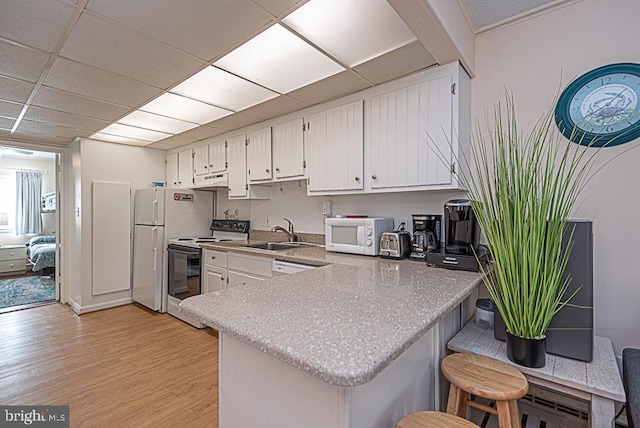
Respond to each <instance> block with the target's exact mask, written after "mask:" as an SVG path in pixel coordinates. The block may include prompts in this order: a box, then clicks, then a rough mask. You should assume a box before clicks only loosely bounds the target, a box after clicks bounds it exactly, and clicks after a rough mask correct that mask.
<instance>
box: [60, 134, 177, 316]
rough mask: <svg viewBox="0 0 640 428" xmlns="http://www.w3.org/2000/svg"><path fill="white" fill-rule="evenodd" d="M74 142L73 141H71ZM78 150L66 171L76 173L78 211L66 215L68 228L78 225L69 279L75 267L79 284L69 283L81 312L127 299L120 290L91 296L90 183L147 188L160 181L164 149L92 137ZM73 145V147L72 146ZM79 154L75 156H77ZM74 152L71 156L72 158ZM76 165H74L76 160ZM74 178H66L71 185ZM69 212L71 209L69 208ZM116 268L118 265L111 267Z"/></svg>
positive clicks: (163, 171)
mask: <svg viewBox="0 0 640 428" xmlns="http://www.w3.org/2000/svg"><path fill="white" fill-rule="evenodd" d="M74 144H75V143H74ZM79 146H80V147H79V151H76V150H73V151H72V153H71V154H72V156H71V163H72V166H74V167H73V168H70V169H71V170H70V171H68V173H69V174H77V173H78V172H80V175H81V184H80V192H79V193H80V198H79V200H80V205H76V206H75V207H74V208H73V210H77V209H79V210H80V217H75V216H70V218H69V217H68V218H67V221H68V222H69V223H67V224H68V225H69V229H72V228H74V227H77V226H78V224H79V225H80V230H81V232H80V238H81V244H80V246H79V247H76V250H77V251H80V254H74V255H73V257H74V258H75V259H76V260H78V258H80V259H81V264H80V265H79V266H75V267H72V270H74V269H75V270H76V271H75V272H71V273H70V275H69V279H70V280H77V279H78V275H77V273H78V272H77V270H80V272H81V273H80V276H79V279H80V285H78V284H77V283H71V284H69V287H70V288H69V289H70V290H71V293H70V295H71V296H73V292H74V291H78V290H79V291H80V296H79V299H78V300H76V303H77V304H78V305H79V306H80V308H78V307H76V308H75V309H80V310H81V311H82V312H86V311H90V310H97V309H101V308H104V307H109V306H113V305H114V304H118V303H126V302H128V301H130V298H131V290H126V291H120V292H115V293H109V294H101V295H96V296H94V295H93V293H92V255H91V248H92V229H93V222H92V217H93V216H92V212H91V206H92V199H91V183H92V182H93V181H107V182H120V183H129V184H130V186H131V190H132V193H133V191H134V190H135V189H138V188H142V187H150V186H151V183H152V182H153V181H164V176H165V157H166V152H164V151H162V150H155V149H147V148H143V147H133V146H125V145H120V144H111V143H103V142H98V141H92V140H84V139H83V140H81V141H80V143H79ZM72 148H73V146H72ZM78 154H79V156H77V155H78ZM74 155H75V157H74ZM78 162H79V163H80V165H76V163H78ZM76 179H77V177H74V176H71V177H69V182H70V183H71V184H72V185H71V187H73V183H74V182H75V181H76ZM69 199H71V198H69ZM75 201H76V203H77V202H78V192H77V189H76V194H75ZM131 206H132V207H133V204H132V205H131ZM72 213H73V211H72ZM76 238H77V236H76ZM113 269H114V270H115V269H118V266H113Z"/></svg>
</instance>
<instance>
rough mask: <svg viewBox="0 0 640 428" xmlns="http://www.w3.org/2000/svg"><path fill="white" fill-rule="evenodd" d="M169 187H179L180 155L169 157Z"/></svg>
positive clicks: (167, 171)
mask: <svg viewBox="0 0 640 428" xmlns="http://www.w3.org/2000/svg"><path fill="white" fill-rule="evenodd" d="M166 173H167V184H166V185H167V187H178V154H177V153H171V154H170V155H167V165H166Z"/></svg>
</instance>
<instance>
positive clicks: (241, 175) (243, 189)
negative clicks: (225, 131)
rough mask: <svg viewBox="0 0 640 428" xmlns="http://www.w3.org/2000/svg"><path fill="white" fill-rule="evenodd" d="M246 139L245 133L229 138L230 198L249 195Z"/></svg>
mask: <svg viewBox="0 0 640 428" xmlns="http://www.w3.org/2000/svg"><path fill="white" fill-rule="evenodd" d="M245 140H246V137H245V136H244V135H238V136H237V137H233V138H229V139H228V140H227V162H228V167H227V170H228V171H229V197H230V198H232V197H245V196H247V146H246V145H245V144H246V143H245Z"/></svg>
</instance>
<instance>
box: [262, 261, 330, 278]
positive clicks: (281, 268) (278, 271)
mask: <svg viewBox="0 0 640 428" xmlns="http://www.w3.org/2000/svg"><path fill="white" fill-rule="evenodd" d="M317 267H319V266H312V265H305V264H302V263H291V262H283V261H280V260H274V261H273V264H272V267H271V269H272V271H273V276H281V275H291V274H292V273H298V272H302V271H305V270H309V269H315V268H317Z"/></svg>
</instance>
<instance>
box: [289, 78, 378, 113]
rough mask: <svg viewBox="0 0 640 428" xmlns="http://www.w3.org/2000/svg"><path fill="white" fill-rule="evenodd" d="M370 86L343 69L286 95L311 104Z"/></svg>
mask: <svg viewBox="0 0 640 428" xmlns="http://www.w3.org/2000/svg"><path fill="white" fill-rule="evenodd" d="M370 86H371V85H369V84H368V83H367V82H366V81H364V80H363V79H361V78H359V77H358V76H356V75H354V74H353V72H350V71H344V72H342V73H340V74H336V75H335V76H331V77H327V78H326V79H323V80H321V81H319V82H316V83H312V84H311V85H309V86H305V87H303V88H300V89H296V90H295V91H293V92H289V93H288V94H287V96H290V97H291V98H295V99H296V100H299V101H302V102H304V103H306V104H308V105H313V104H319V103H322V102H325V101H330V100H335V99H336V98H340V97H343V96H345V95H349V94H352V93H354V92H357V91H359V90H361V89H365V88H368V87H370Z"/></svg>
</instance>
